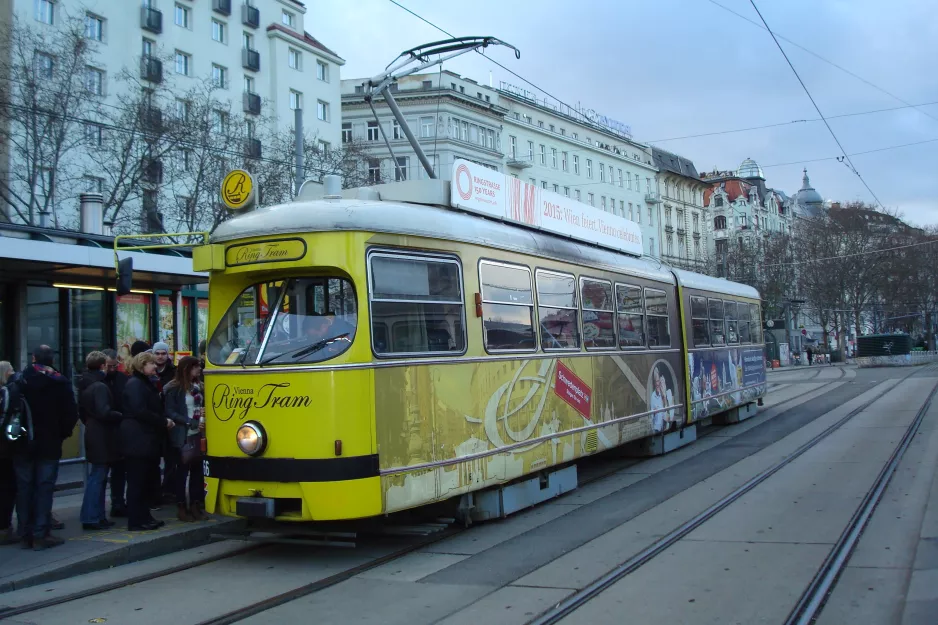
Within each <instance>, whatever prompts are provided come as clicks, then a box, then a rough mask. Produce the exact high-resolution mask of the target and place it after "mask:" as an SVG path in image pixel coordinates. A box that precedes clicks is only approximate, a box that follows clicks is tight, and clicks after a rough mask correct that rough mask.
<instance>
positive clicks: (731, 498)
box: [525, 371, 938, 625]
mask: <svg viewBox="0 0 938 625" xmlns="http://www.w3.org/2000/svg"><path fill="white" fill-rule="evenodd" d="M915 373H917V372H916V371H912V372H909V373H908V374H907V375H905V376H904V377H902V378H900V380H899V382H898V383H897V384H896V385H893V386H890V387H889V388H887V389H884V390H883V391H882V392H880V393H877V394H876V395H875V396H874V397H873V398H871V399H870V400H869V401H867V402H864V403H863V405H861V406H858V407H857V408H855V409H853V410H851V411H850V412H849V413H848V414H847V415H845V416H844V417H841V418H840V419H839V420H838V421H837V422H836V423H834V424H833V425H831V426H829V427H828V428H826V429H825V430H824V431H823V432H821V433H819V434H818V435H817V436H815V437H814V438H812V439H811V440H810V441H808V442H806V443H804V444H803V445H801V446H800V447H798V448H797V449H796V450H795V451H793V452H792V453H791V454H789V455H788V456H786V457H785V458H783V459H782V460H780V461H779V462H777V463H776V464H774V465H772V466H771V467H769V468H768V469H765V470H764V471H762V472H761V473H759V474H758V475H756V476H755V477H753V478H751V479H750V480H748V481H747V482H746V483H745V484H743V485H742V486H740V487H738V488H736V489H735V490H734V491H733V492H731V493H729V494H728V495H726V496H724V497H723V498H721V499H720V500H719V501H717V502H716V503H714V504H713V505H711V506H710V507H708V508H707V509H706V510H704V511H703V512H700V513H698V514H697V515H695V516H694V517H692V518H691V519H689V520H688V521H686V522H684V523H683V524H681V525H680V526H678V527H677V528H675V529H673V530H671V531H670V532H669V533H667V534H665V535H664V536H663V537H661V538H660V539H659V540H657V541H655V542H654V543H652V544H651V545H649V546H648V547H646V548H645V549H643V550H642V551H640V552H638V553H637V554H635V555H634V556H632V557H631V558H629V559H628V560H626V561H625V562H623V563H621V564H620V565H618V566H617V567H615V568H614V569H612V570H610V571H609V572H607V573H605V574H604V575H602V576H600V577H599V578H597V579H595V580H594V581H592V582H591V583H590V584H588V585H587V586H585V587H584V588H582V589H581V590H579V591H577V592H575V593H573V594H572V595H570V596H568V597H567V598H565V599H563V600H562V601H560V602H558V603H557V604H555V605H554V606H552V607H551V608H549V609H547V610H545V611H544V612H542V613H541V614H539V615H538V616H536V617H534V618H533V619H531V620H529V621H527V623H526V624H525V625H551V624H553V623H557V622H559V621H560V620H562V619H563V618H565V617H567V616H569V615H570V614H572V613H573V612H575V611H576V610H577V609H579V608H580V607H582V606H583V605H585V604H586V603H587V602H589V601H590V600H591V599H593V598H595V597H597V596H598V595H599V594H601V593H602V592H603V591H605V590H606V589H608V588H609V587H610V586H612V585H614V584H615V583H616V582H618V581H620V580H621V579H622V578H624V577H626V576H627V575H629V574H631V573H633V572H634V571H636V570H638V569H639V568H641V567H642V566H644V565H645V564H647V563H648V562H650V561H651V560H653V559H654V558H655V557H657V556H658V555H660V554H661V553H663V552H664V551H665V550H667V549H668V548H669V547H671V546H672V545H674V544H675V543H677V542H678V541H679V540H681V539H682V538H684V537H685V536H687V535H688V534H690V533H691V532H692V531H694V530H695V529H697V528H698V527H700V526H701V525H702V524H704V523H705V522H706V521H708V520H710V519H711V518H713V517H714V516H716V515H717V514H718V513H719V512H721V511H722V510H724V509H725V508H727V507H729V506H730V505H731V504H733V503H735V502H736V501H737V500H739V499H740V498H741V497H742V496H743V495H745V494H746V493H748V492H749V491H751V490H753V489H754V488H756V487H757V486H759V485H760V484H762V483H763V482H764V481H766V480H767V479H769V478H770V477H772V476H773V475H775V474H776V473H778V472H779V471H780V470H782V469H783V468H785V467H786V466H788V465H789V464H791V463H792V462H794V461H795V460H796V459H798V458H799V457H800V456H802V455H803V454H804V453H805V452H807V451H809V450H810V449H812V448H813V447H814V446H816V445H817V444H818V443H820V442H821V441H823V440H824V439H825V438H827V437H828V436H829V435H831V434H832V433H834V432H835V431H837V430H838V429H839V428H840V427H842V426H843V425H845V424H846V423H847V422H848V421H850V420H851V419H852V418H853V417H855V416H857V415H858V414H860V413H861V412H863V411H864V410H866V409H867V408H869V407H870V406H871V405H872V404H873V403H875V402H876V401H878V400H880V399H882V398H883V397H884V396H885V395H886V394H887V393H889V392H890V391H892V390H893V389H894V388H895V387H896V386H898V384H901V383H902V382H903V381H905V380H907V379H908V378H909V377H911V376H912V375H914V374H915ZM936 390H938V384H936V387H935V389H933V391H932V394H934V393H935V391H936ZM930 399H931V395H930V396H929V399H928V401H930Z"/></svg>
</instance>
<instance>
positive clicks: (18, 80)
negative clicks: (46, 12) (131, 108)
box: [0, 12, 104, 226]
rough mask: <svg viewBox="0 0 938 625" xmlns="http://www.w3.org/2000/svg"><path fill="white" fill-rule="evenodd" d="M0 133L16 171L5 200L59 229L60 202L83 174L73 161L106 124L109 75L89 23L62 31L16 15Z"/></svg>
mask: <svg viewBox="0 0 938 625" xmlns="http://www.w3.org/2000/svg"><path fill="white" fill-rule="evenodd" d="M0 38H2V42H0V49H5V50H7V51H8V55H7V56H5V57H4V58H0V76H3V78H4V81H5V84H4V85H3V89H2V90H0V91H2V92H3V97H2V99H0V133H2V139H3V141H4V142H5V143H6V145H7V150H8V156H9V160H10V163H9V171H8V172H7V173H6V175H5V176H3V177H0V202H2V203H3V205H4V206H5V207H6V211H5V212H7V214H9V215H10V217H11V218H15V219H16V220H17V221H21V222H24V223H27V224H36V223H38V221H39V219H38V217H39V215H41V214H51V216H52V221H53V224H54V225H56V226H58V225H59V220H60V215H59V207H60V205H61V200H62V199H64V198H65V197H67V196H68V194H69V193H70V190H72V189H75V188H76V187H77V185H76V184H74V183H76V182H78V180H77V178H78V177H79V176H80V175H81V173H80V170H78V168H76V166H75V162H74V161H75V160H76V159H72V158H71V157H72V156H73V155H75V152H77V151H78V150H80V149H81V148H82V147H83V146H84V145H85V143H86V134H85V132H86V127H87V123H88V122H89V121H92V120H95V119H98V118H99V114H100V111H101V105H102V100H103V97H104V91H103V90H104V83H103V79H104V74H103V72H100V71H99V70H97V69H95V68H94V66H93V56H94V53H95V44H94V42H93V41H92V40H90V39H87V38H86V37H85V26H84V22H83V21H82V20H81V19H78V18H70V17H68V16H65V15H64V12H63V19H62V20H61V22H60V23H59V25H58V26H57V27H56V28H55V29H49V28H44V27H43V25H41V24H35V25H34V24H30V23H24V22H22V21H20V20H19V19H18V18H15V17H14V21H13V24H12V27H11V28H10V29H9V30H8V31H7V32H3V33H0Z"/></svg>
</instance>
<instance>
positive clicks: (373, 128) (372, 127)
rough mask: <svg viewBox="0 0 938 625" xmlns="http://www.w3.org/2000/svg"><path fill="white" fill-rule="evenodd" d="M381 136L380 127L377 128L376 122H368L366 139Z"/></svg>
mask: <svg viewBox="0 0 938 625" xmlns="http://www.w3.org/2000/svg"><path fill="white" fill-rule="evenodd" d="M380 138H381V133H380V129H379V128H378V122H368V140H369V141H377V140H378V139H380Z"/></svg>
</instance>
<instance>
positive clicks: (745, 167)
mask: <svg viewBox="0 0 938 625" xmlns="http://www.w3.org/2000/svg"><path fill="white" fill-rule="evenodd" d="M736 175H737V176H739V177H740V178H762V179H763V180H764V179H765V174H763V173H762V168H761V167H759V163H757V162H755V161H754V160H752V159H751V158H747V159H746V160H744V161H743V162H742V163H740V164H739V171H737V172H736Z"/></svg>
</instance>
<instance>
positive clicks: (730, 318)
mask: <svg viewBox="0 0 938 625" xmlns="http://www.w3.org/2000/svg"><path fill="white" fill-rule="evenodd" d="M723 306H724V312H723V318H724V319H726V342H727V343H730V344H734V343H739V333H738V332H737V323H736V302H723Z"/></svg>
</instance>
